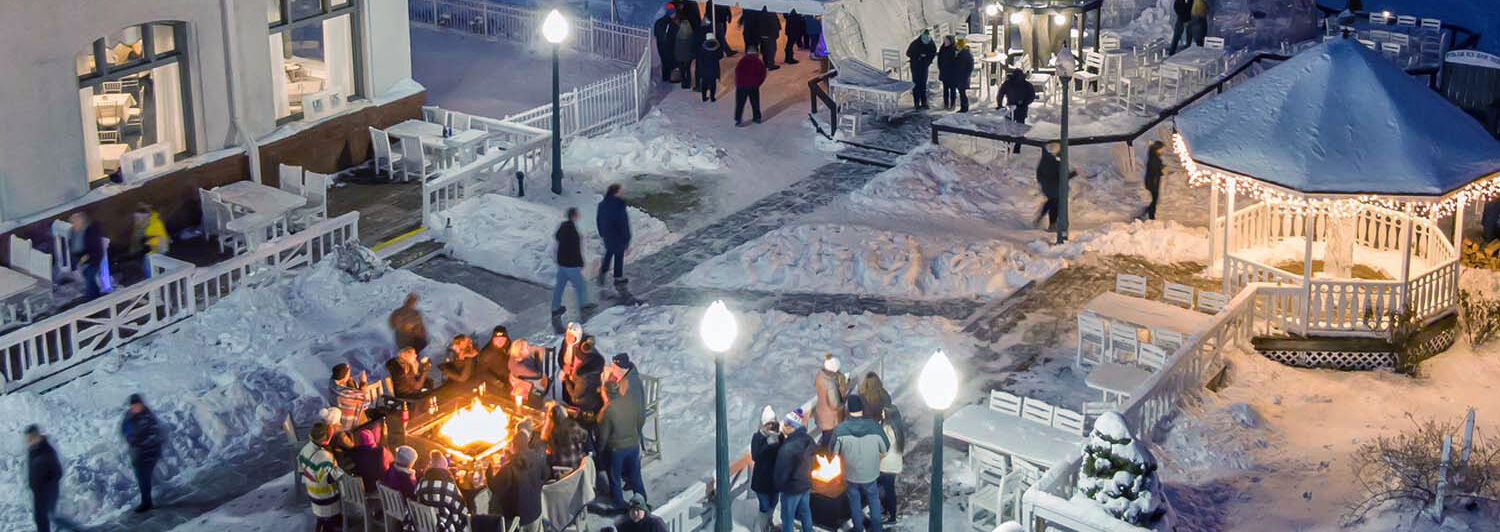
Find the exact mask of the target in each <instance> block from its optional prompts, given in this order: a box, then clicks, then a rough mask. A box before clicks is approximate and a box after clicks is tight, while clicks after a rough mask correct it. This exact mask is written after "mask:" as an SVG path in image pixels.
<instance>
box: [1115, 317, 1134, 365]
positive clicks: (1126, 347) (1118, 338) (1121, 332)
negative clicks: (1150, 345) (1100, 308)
mask: <svg viewBox="0 0 1500 532" xmlns="http://www.w3.org/2000/svg"><path fill="white" fill-rule="evenodd" d="M1140 343H1141V341H1140V337H1139V336H1137V335H1136V328H1135V326H1134V325H1131V324H1129V323H1120V322H1114V323H1110V324H1109V357H1108V359H1109V360H1107V362H1129V361H1132V360H1135V357H1136V352H1137V351H1139V350H1140Z"/></svg>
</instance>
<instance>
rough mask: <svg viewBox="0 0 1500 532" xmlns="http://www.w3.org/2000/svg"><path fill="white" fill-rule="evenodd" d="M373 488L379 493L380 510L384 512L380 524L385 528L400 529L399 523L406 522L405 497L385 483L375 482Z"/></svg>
mask: <svg viewBox="0 0 1500 532" xmlns="http://www.w3.org/2000/svg"><path fill="white" fill-rule="evenodd" d="M375 488H376V491H378V492H379V493H380V511H381V513H383V514H385V518H384V522H383V523H381V524H383V525H384V526H385V529H386V530H401V525H402V524H403V523H405V522H406V497H403V496H402V495H401V492H399V491H396V490H395V488H392V487H390V486H387V485H385V484H377V485H376V486H375Z"/></svg>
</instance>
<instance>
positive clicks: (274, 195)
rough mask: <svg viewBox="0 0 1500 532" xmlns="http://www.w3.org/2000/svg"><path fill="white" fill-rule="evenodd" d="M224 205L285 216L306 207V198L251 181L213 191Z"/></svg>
mask: <svg viewBox="0 0 1500 532" xmlns="http://www.w3.org/2000/svg"><path fill="white" fill-rule="evenodd" d="M214 192H217V193H219V198H220V199H222V200H224V203H228V204H230V205H234V206H236V207H241V208H243V209H245V210H247V211H250V212H252V213H258V214H265V215H267V216H271V217H278V216H285V215H286V213H288V212H291V211H293V210H295V209H297V208H300V207H302V206H303V205H307V198H304V197H302V196H299V195H297V194H293V193H291V192H287V191H285V190H281V189H276V188H271V187H268V186H265V185H262V184H259V183H255V182H253V181H236V182H234V183H230V184H228V185H224V186H222V187H218V188H215V189H214Z"/></svg>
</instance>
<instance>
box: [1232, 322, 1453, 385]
mask: <svg viewBox="0 0 1500 532" xmlns="http://www.w3.org/2000/svg"><path fill="white" fill-rule="evenodd" d="M1457 337H1458V316H1457V315H1456V314H1452V313H1450V314H1448V315H1446V316H1443V317H1441V318H1438V319H1437V320H1436V321H1434V322H1432V323H1430V324H1428V325H1427V326H1425V327H1423V328H1422V329H1421V330H1419V331H1417V332H1416V333H1414V334H1412V335H1411V337H1410V338H1408V339H1407V340H1406V342H1404V345H1405V348H1404V349H1403V347H1402V346H1398V345H1396V344H1394V343H1392V342H1390V341H1387V340H1383V339H1379V338H1347V337H1329V336H1309V337H1301V336H1280V335H1278V336H1257V337H1255V338H1252V339H1251V340H1250V343H1251V345H1254V346H1255V350H1256V351H1257V352H1259V353H1260V354H1261V355H1263V356H1265V357H1266V358H1269V359H1271V360H1275V361H1277V362H1280V363H1282V364H1285V365H1288V366H1293V367H1300V368H1324V369H1341V370H1370V369H1378V368H1389V369H1394V370H1396V371H1400V372H1403V373H1407V372H1410V371H1412V370H1414V369H1415V368H1416V367H1417V364H1419V363H1421V361H1423V360H1426V359H1428V358H1431V357H1432V356H1434V355H1436V354H1438V353H1441V352H1443V351H1444V350H1447V349H1448V348H1449V347H1452V346H1453V342H1454V340H1455V339H1457Z"/></svg>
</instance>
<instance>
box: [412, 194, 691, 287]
mask: <svg viewBox="0 0 1500 532" xmlns="http://www.w3.org/2000/svg"><path fill="white" fill-rule="evenodd" d="M601 198H602V196H600V195H597V194H593V193H591V192H584V191H580V190H573V191H570V192H567V193H565V194H564V195H562V196H553V195H552V194H551V193H549V192H547V191H546V190H539V191H536V192H535V193H533V194H531V195H528V196H526V198H524V199H523V198H513V197H510V196H502V195H499V194H485V195H482V196H478V197H474V198H469V199H467V200H464V202H463V203H460V204H458V206H456V207H454V208H453V209H451V210H449V211H448V217H449V218H448V219H449V221H450V222H451V223H452V227H449V228H444V229H441V230H438V231H437V232H436V238H437V239H439V240H441V241H443V242H444V243H446V244H447V245H448V249H449V251H450V252H451V253H452V255H453V257H454V258H456V259H459V260H462V261H464V262H468V263H470V264H473V265H475V266H478V267H480V268H484V269H486V270H489V271H492V272H495V273H498V274H501V275H508V276H511V277H516V278H519V279H523V280H526V281H531V282H534V283H541V284H547V285H550V284H552V282H553V280H554V279H555V275H556V273H557V266H556V257H557V242H556V240H554V239H553V236H552V235H553V234H554V233H555V232H556V231H557V226H558V224H561V223H562V220H563V213H564V212H565V211H566V209H567V207H569V206H574V207H578V211H579V217H578V224H577V225H578V231H579V233H581V234H582V235H583V239H584V243H583V246H584V247H583V249H584V259H585V260H587V261H588V265H587V269H590V270H592V269H596V268H598V263H599V260H600V259H601V258H602V257H603V254H604V243H603V241H601V240H600V239H599V235H598V232H597V231H596V230H595V227H596V226H595V223H594V213H595V212H596V211H597V209H598V202H599V200H600V199H601ZM532 199H539V200H542V201H547V202H548V203H545V204H544V203H536V202H533V201H528V200H532ZM629 212H630V229H631V242H630V250H629V252H628V254H627V256H626V258H627V259H633V258H637V257H643V256H646V255H649V254H651V253H654V252H656V251H657V250H659V249H661V248H662V247H664V246H666V245H667V244H670V243H672V241H674V240H676V239H677V236H676V235H673V234H672V233H670V232H669V231H667V226H666V224H664V223H662V222H661V221H660V220H657V219H655V218H652V217H651V216H649V215H647V214H646V213H645V212H643V211H641V210H640V209H637V208H635V207H630V208H629Z"/></svg>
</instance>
